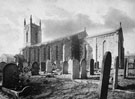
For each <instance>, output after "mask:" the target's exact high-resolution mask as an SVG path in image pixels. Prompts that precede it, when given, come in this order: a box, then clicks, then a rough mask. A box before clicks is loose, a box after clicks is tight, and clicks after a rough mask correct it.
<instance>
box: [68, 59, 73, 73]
mask: <svg viewBox="0 0 135 99" xmlns="http://www.w3.org/2000/svg"><path fill="white" fill-rule="evenodd" d="M72 68H73V60H72V59H69V61H68V73H70V74H72Z"/></svg>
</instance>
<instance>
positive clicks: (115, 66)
mask: <svg viewBox="0 0 135 99" xmlns="http://www.w3.org/2000/svg"><path fill="white" fill-rule="evenodd" d="M118 69H119V57H118V56H117V57H116V58H115V63H114V76H113V90H114V89H116V88H117V87H118Z"/></svg>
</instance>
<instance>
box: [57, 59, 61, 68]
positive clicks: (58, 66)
mask: <svg viewBox="0 0 135 99" xmlns="http://www.w3.org/2000/svg"><path fill="white" fill-rule="evenodd" d="M56 67H57V68H58V69H62V67H61V66H60V61H59V60H57V61H56Z"/></svg>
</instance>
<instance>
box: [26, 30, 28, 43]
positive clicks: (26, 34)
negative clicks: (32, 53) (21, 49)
mask: <svg viewBox="0 0 135 99" xmlns="http://www.w3.org/2000/svg"><path fill="white" fill-rule="evenodd" d="M26 42H28V31H27V32H26Z"/></svg>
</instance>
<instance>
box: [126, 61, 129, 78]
mask: <svg viewBox="0 0 135 99" xmlns="http://www.w3.org/2000/svg"><path fill="white" fill-rule="evenodd" d="M128 72H129V60H128V59H127V66H126V76H127V77H128Z"/></svg>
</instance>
